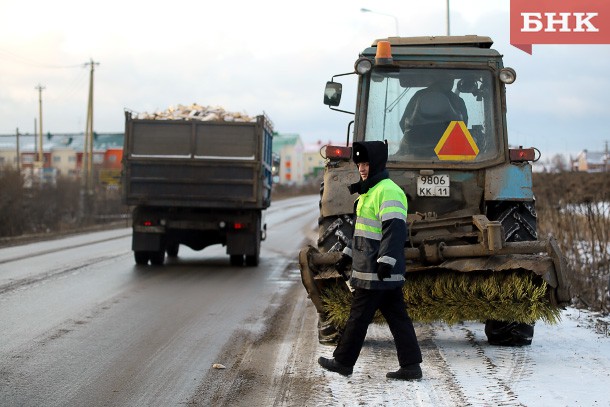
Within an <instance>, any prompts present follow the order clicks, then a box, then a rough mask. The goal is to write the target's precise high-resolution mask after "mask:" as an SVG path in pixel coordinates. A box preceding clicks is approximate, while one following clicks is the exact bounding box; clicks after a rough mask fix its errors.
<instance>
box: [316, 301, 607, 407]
mask: <svg viewBox="0 0 610 407" xmlns="http://www.w3.org/2000/svg"><path fill="white" fill-rule="evenodd" d="M609 322H610V318H609V317H608V316H606V317H602V316H600V315H599V314H596V313H592V312H588V311H583V310H578V309H575V308H567V309H566V310H564V311H563V312H562V320H561V322H559V323H558V324H556V325H548V324H544V323H538V324H536V329H535V334H534V340H533V343H532V345H531V346H525V347H520V348H508V347H495V346H490V345H489V344H488V343H487V340H486V337H485V333H484V325H483V324H481V323H476V322H466V323H462V324H457V325H452V326H448V325H446V324H441V323H437V324H416V330H417V334H418V339H419V341H420V346H421V348H422V352H423V356H424V363H423V364H422V369H423V371H424V378H423V379H422V380H420V381H416V382H400V381H390V380H388V379H386V378H385V373H386V372H387V371H389V370H395V369H396V368H397V367H398V362H397V359H396V352H395V348H394V344H393V341H392V339H391V335H390V332H389V330H388V328H387V326H383V325H371V327H370V328H369V332H368V335H367V339H366V342H365V345H364V348H363V350H362V353H361V356H360V359H359V360H358V363H357V364H356V366H355V368H354V374H353V375H352V376H350V377H349V378H344V377H342V376H339V375H337V374H335V373H331V372H326V371H324V370H323V369H322V368H318V369H317V370H316V372H315V374H316V376H318V375H319V376H320V379H322V381H323V382H324V383H325V385H324V386H321V388H320V393H318V394H315V395H312V398H311V399H310V400H309V401H312V402H314V403H315V405H323V404H329V405H344V406H348V405H361V406H381V405H384V406H388V405H393V406H439V405H452V406H453V405H458V406H459V405H469V406H491V405H503V406H524V405H525V406H540V405H553V406H607V405H610V392H608V390H607V389H609V388H610V328H609ZM333 349H334V348H333V347H327V346H322V345H319V346H318V352H317V354H318V356H325V357H332V351H333Z"/></svg>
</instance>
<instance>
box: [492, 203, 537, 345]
mask: <svg viewBox="0 0 610 407" xmlns="http://www.w3.org/2000/svg"><path fill="white" fill-rule="evenodd" d="M487 218H488V219H489V220H497V221H500V223H502V228H503V229H504V236H505V238H506V241H507V242H522V241H528V240H537V239H538V234H537V232H536V219H537V215H536V209H535V207H534V202H495V203H492V204H491V205H490V207H489V208H488V210H487ZM485 335H487V341H488V342H489V344H490V345H496V346H524V345H531V344H532V338H533V337H534V324H525V323H521V322H508V321H496V320H492V319H488V320H487V321H485Z"/></svg>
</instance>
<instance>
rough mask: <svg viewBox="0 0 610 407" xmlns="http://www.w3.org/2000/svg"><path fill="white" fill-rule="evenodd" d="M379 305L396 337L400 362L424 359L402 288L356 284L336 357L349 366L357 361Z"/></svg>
mask: <svg viewBox="0 0 610 407" xmlns="http://www.w3.org/2000/svg"><path fill="white" fill-rule="evenodd" d="M378 309H379V310H380V311H381V314H382V315H383V316H384V318H385V320H386V321H387V323H388V326H389V328H390V332H392V336H393V337H394V344H395V345H396V352H397V354H398V362H399V363H400V366H401V367H404V366H406V365H410V364H413V363H421V362H422V356H421V350H420V349H419V344H418V343H417V337H416V336H415V329H414V328H413V322H411V318H409V315H408V314H407V310H406V307H405V302H404V298H403V296H402V289H400V288H396V289H392V290H365V289H362V288H356V290H355V291H354V297H353V299H352V308H351V310H350V314H349V319H348V320H347V324H346V326H345V330H344V332H343V334H342V335H341V338H340V339H339V344H338V345H337V348H336V349H335V351H334V353H333V356H334V358H335V360H336V361H337V362H339V363H341V364H342V365H346V366H354V365H355V364H356V360H358V356H359V355H360V350H361V349H362V345H363V344H364V338H365V337H366V331H367V329H368V327H369V324H370V323H371V322H372V321H373V317H374V316H375V311H377V310H378Z"/></svg>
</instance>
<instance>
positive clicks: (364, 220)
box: [356, 216, 381, 229]
mask: <svg viewBox="0 0 610 407" xmlns="http://www.w3.org/2000/svg"><path fill="white" fill-rule="evenodd" d="M359 223H360V224H362V225H366V226H371V227H374V228H377V229H381V222H380V221H378V220H376V219H368V218H363V217H362V216H358V217H357V218H356V225H357V224H359Z"/></svg>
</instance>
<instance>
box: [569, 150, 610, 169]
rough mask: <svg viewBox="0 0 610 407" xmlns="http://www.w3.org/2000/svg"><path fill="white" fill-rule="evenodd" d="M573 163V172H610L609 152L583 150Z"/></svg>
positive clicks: (572, 160)
mask: <svg viewBox="0 0 610 407" xmlns="http://www.w3.org/2000/svg"><path fill="white" fill-rule="evenodd" d="M570 161H571V167H572V171H584V172H605V171H610V154H608V151H606V152H601V151H587V150H582V151H581V152H580V153H578V155H577V156H576V158H573V159H571V160H570Z"/></svg>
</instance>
